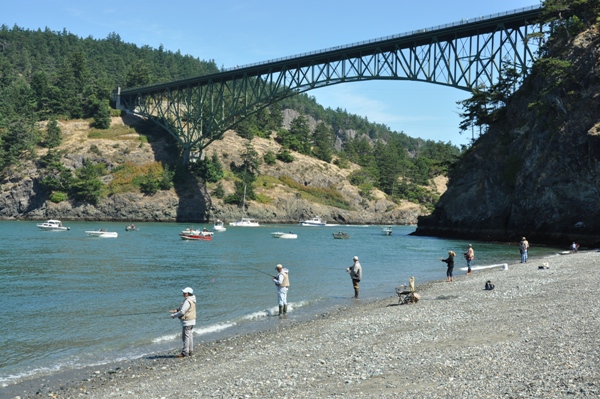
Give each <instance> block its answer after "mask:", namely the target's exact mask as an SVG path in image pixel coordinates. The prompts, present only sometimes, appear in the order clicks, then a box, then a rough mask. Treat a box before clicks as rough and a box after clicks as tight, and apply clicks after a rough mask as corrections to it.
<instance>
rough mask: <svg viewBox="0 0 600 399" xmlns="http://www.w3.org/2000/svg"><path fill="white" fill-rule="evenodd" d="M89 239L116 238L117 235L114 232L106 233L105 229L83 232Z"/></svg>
mask: <svg viewBox="0 0 600 399" xmlns="http://www.w3.org/2000/svg"><path fill="white" fill-rule="evenodd" d="M85 234H87V235H88V236H90V237H102V238H117V237H118V236H119V234H118V233H117V232H116V231H106V229H98V230H88V231H86V232H85Z"/></svg>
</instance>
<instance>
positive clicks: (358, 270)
mask: <svg viewBox="0 0 600 399" xmlns="http://www.w3.org/2000/svg"><path fill="white" fill-rule="evenodd" d="M352 260H353V262H354V263H353V264H352V266H350V267H349V268H347V269H346V271H347V272H348V273H350V278H351V279H352V285H353V286H354V298H356V299H358V289H359V286H358V283H360V280H362V267H361V266H360V263H359V262H358V256H355V257H353V258H352Z"/></svg>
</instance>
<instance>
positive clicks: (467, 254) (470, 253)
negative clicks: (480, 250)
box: [464, 244, 475, 274]
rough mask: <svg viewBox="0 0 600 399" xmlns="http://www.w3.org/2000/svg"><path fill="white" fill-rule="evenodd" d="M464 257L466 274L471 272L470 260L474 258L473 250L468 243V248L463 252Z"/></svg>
mask: <svg viewBox="0 0 600 399" xmlns="http://www.w3.org/2000/svg"><path fill="white" fill-rule="evenodd" d="M464 255H465V259H466V260H467V274H471V262H472V261H473V259H474V258H475V251H473V246H472V245H471V244H469V249H468V250H467V252H465V253H464Z"/></svg>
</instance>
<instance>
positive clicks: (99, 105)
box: [92, 100, 111, 129]
mask: <svg viewBox="0 0 600 399" xmlns="http://www.w3.org/2000/svg"><path fill="white" fill-rule="evenodd" d="M94 108H95V112H94V122H93V123H92V126H93V127H95V128H96V129H108V128H109V127H110V122H111V118H110V107H109V105H108V101H106V100H104V101H96V102H95V103H94Z"/></svg>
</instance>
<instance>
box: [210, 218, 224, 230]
mask: <svg viewBox="0 0 600 399" xmlns="http://www.w3.org/2000/svg"><path fill="white" fill-rule="evenodd" d="M213 229H214V230H215V231H225V230H227V228H226V227H225V226H224V225H223V222H222V221H221V220H219V219H217V220H215V222H214V223H213Z"/></svg>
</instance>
